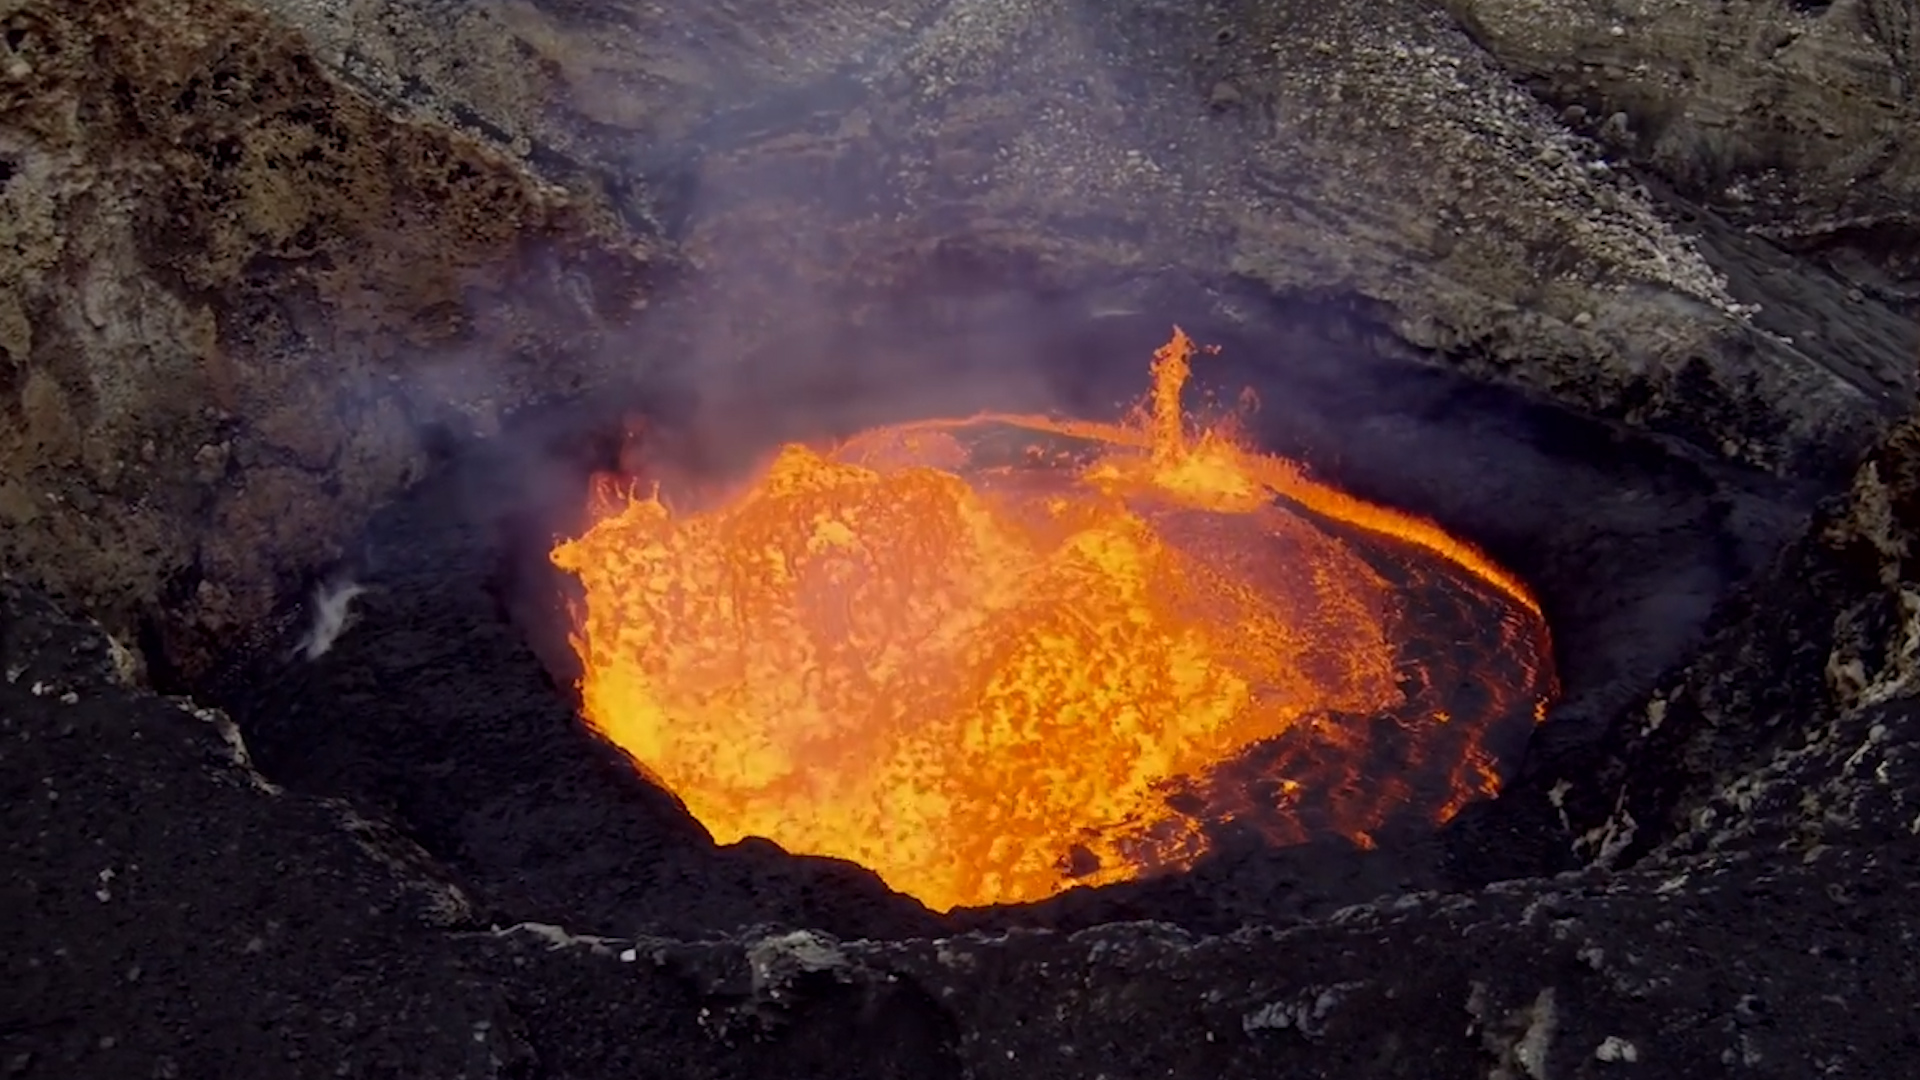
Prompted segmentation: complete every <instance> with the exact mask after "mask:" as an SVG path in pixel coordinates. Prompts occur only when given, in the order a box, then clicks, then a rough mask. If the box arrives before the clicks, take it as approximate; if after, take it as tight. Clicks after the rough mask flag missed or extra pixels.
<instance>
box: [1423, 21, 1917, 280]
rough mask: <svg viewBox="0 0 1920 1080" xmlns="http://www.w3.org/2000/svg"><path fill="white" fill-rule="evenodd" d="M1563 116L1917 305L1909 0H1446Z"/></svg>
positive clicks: (1767, 232)
mask: <svg viewBox="0 0 1920 1080" xmlns="http://www.w3.org/2000/svg"><path fill="white" fill-rule="evenodd" d="M1447 6H1448V8H1449V9H1450V10H1451V11H1453V12H1454V13H1456V14H1457V15H1458V16H1459V17H1460V19H1461V21H1462V22H1463V24H1464V25H1466V26H1467V27H1468V28H1469V29H1470V30H1471V31H1472V33H1473V35H1474V37H1475V39H1476V40H1477V41H1479V42H1480V43H1482V44H1483V45H1485V46H1486V47H1487V48H1488V50H1489V51H1491V52H1492V53H1493V54H1494V55H1495V56H1497V57H1499V59H1500V60H1501V62H1502V63H1504V64H1505V65H1507V67H1508V68H1509V69H1510V70H1512V71H1513V72H1514V73H1515V74H1516V75H1518V76H1520V77H1521V78H1522V79H1524V80H1526V81H1527V82H1528V83H1529V84H1531V85H1533V86H1534V87H1536V88H1537V89H1538V91H1539V92H1540V94H1541V96H1542V97H1543V98H1544V99H1545V100H1547V101H1549V102H1552V103H1553V104H1555V105H1557V106H1560V107H1562V108H1563V109H1564V110H1565V111H1564V112H1563V113H1562V116H1563V117H1564V118H1565V119H1566V120H1567V121H1568V122H1569V123H1570V124H1571V125H1572V126H1574V127H1576V128H1578V129H1580V130H1584V131H1588V132H1591V133H1592V134H1594V135H1595V136H1596V137H1597V138H1599V139H1600V140H1601V141H1602V142H1604V143H1606V144H1607V145H1608V146H1609V147H1611V148H1612V149H1614V150H1615V151H1616V152H1618V153H1620V154H1622V155H1624V156H1627V157H1630V158H1631V159H1633V160H1635V161H1637V162H1640V163H1643V164H1644V165H1646V166H1647V167H1648V168H1651V169H1652V170H1654V171H1656V172H1658V173H1659V174H1660V175H1662V176H1665V177H1667V178H1668V179H1669V180H1671V181H1672V182H1673V183H1675V184H1676V185H1678V186H1679V187H1681V188H1682V189H1683V190H1685V191H1686V192H1687V193H1688V194H1689V195H1691V196H1692V197H1694V198H1697V199H1700V200H1701V201H1703V202H1705V203H1707V204H1708V205H1709V206H1711V207H1713V209H1714V210H1716V211H1718V212H1719V213H1722V214H1724V215H1726V217H1727V218H1728V219H1729V220H1731V221H1734V222H1736V223H1738V224H1740V225H1742V226H1744V227H1747V228H1750V229H1751V230H1752V231H1753V232H1754V233H1756V234H1757V235H1760V236H1764V237H1767V238H1769V239H1772V240H1775V241H1778V242H1779V243H1781V244H1783V245H1785V246H1786V247H1789V248H1792V249H1794V250H1797V251H1803V252H1807V253H1809V254H1812V255H1814V256H1815V257H1817V258H1818V259H1819V260H1820V261H1822V262H1824V263H1826V264H1827V265H1829V266H1832V267H1833V268H1834V269H1836V270H1838V271H1839V272H1840V273H1842V274H1843V275H1845V276H1846V277H1848V278H1849V279H1850V280H1852V281H1853V282H1855V283H1856V285H1857V286H1858V287H1859V288H1860V289H1861V290H1863V291H1866V292H1872V293H1875V294H1877V295H1880V296H1883V297H1886V298H1888V299H1891V300H1893V301H1895V302H1897V303H1900V304H1903V305H1905V306H1907V307H1908V309H1909V310H1912V309H1913V308H1914V307H1915V305H1917V304H1920V143H1916V142H1915V140H1914V139H1913V137H1912V133H1913V132H1914V131H1915V130H1916V129H1917V128H1920V4H1915V3H1914V2H1913V0H1841V2H1837V3H1799V2H1795V3H1766V4H1720V5H1701V4H1697V3H1690V2H1688V0H1635V2H1632V3H1615V2H1606V3H1602V2H1598V0H1556V2H1555V3H1551V4H1539V3H1531V2H1521V0H1449V2H1448V4H1447Z"/></svg>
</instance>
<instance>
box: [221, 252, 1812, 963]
mask: <svg viewBox="0 0 1920 1080" xmlns="http://www.w3.org/2000/svg"><path fill="white" fill-rule="evenodd" d="M1155 295H1156V299H1157V302H1156V303H1153V304H1141V305H1131V306H1130V307H1129V310H1125V311H1117V310H1115V309H1114V307H1113V305H1112V303H1111V301H1109V300H1105V299H1103V298H1102V297H1099V296H1093V295H1077V296H1061V297H1051V298H1049V299H1048V300H1047V301H1045V302H1044V303H1043V304H1037V305H1036V304H1035V303H1033V302H1032V301H1030V300H1028V299H1012V300H1006V299H1004V298H999V299H993V298H990V299H989V301H987V302H984V303H983V302H981V301H980V298H979V297H978V296H974V297H969V298H968V302H967V303H965V304H960V305H958V306H957V307H955V308H947V309H942V310H941V313H940V314H939V316H938V317H928V316H927V314H926V312H925V311H924V310H922V311H918V312H916V313H915V314H913V315H912V316H902V317H900V318H898V319H897V320H895V321H894V322H892V323H890V324H886V325H879V326H874V325H867V326H863V327H858V328H841V329H839V330H836V331H834V332H830V333H824V334H822V335H821V336H819V337H817V338H803V337H801V336H799V335H796V336H795V337H794V338H792V339H791V340H788V341H785V342H783V343H782V344H781V346H780V348H779V349H778V350H768V351H767V352H766V353H765V354H756V355H746V356H738V357H731V358H728V361H729V365H730V366H728V367H726V368H725V369H720V368H718V367H717V366H716V362H715V361H714V360H713V359H712V358H705V357H696V356H692V355H689V354H686V353H683V352H679V351H676V348H675V347H674V346H675V343H673V342H670V341H663V342H656V343H654V344H653V346H652V349H653V350H654V351H653V353H652V355H656V356H663V357H670V358H671V357H684V358H685V360H684V363H682V364H679V365H676V364H674V363H671V362H668V363H662V364H659V365H656V367H655V368H654V369H653V370H652V371H651V372H650V374H649V376H648V378H647V380H645V385H643V386H640V387H637V388H636V391H635V393H634V394H633V395H631V396H625V397H619V398H607V399H603V400H598V401H593V402H581V401H572V402H562V403H556V404H554V405H552V406H550V407H546V408H542V409H539V410H534V411H531V412H529V413H528V414H526V415H525V416H523V417H522V418H521V420H520V421H519V422H518V423H517V424H516V426H515V427H514V428H513V429H512V430H510V431H509V432H508V433H507V434H506V435H505V436H503V437H500V438H497V439H494V440H490V441H487V442H481V443H474V444H471V445H465V446H461V447H459V448H458V449H457V450H456V451H455V452H454V453H453V454H452V456H451V460H450V461H449V463H448V465H447V466H446V467H445V468H444V469H443V470H442V471H441V472H440V473H439V474H437V475H436V476H434V477H432V478H430V479H429V480H428V481H426V482H425V483H423V484H422V485H420V487H419V488H418V489H416V490H415V491H414V492H413V493H411V494H410V495H409V496H408V497H407V498H405V499H403V500H402V501H401V502H399V503H398V504H396V505H394V506H393V507H391V508H389V509H388V510H387V511H384V512H383V513H382V514H381V515H379V517H378V518H377V519H376V520H375V521H374V522H373V523H372V524H371V525H370V527H369V529H368V532H367V534H366V537H365V540H364V543H363V544H362V547H361V549H360V550H359V551H357V552H356V553H355V555H354V557H353V558H352V560H351V561H350V564H349V565H346V566H343V567H341V568H338V570H337V572H336V573H335V575H334V576H333V577H332V578H331V579H330V581H331V582H332V583H333V585H334V586H343V585H344V584H346V583H350V584H351V587H352V588H353V589H354V590H363V591H356V592H355V593H354V595H353V596H352V597H351V598H350V602H351V604H352V606H353V611H354V613H355V615H354V619H353V621H352V623H351V625H350V626H349V627H348V628H347V629H346V631H345V632H344V633H342V634H340V635H339V636H338V637H337V638H336V639H334V640H333V641H332V642H331V644H330V647H329V648H327V649H326V650H324V652H323V653H321V654H319V655H313V656H308V655H305V654H302V653H299V652H297V651H294V650H292V649H290V648H289V647H288V642H286V641H282V642H277V643H276V644H275V645H274V646H273V647H270V648H267V649H263V650H258V651H254V652H249V653H246V654H236V655H235V656H234V657H233V658H232V660H231V663H230V664H228V665H227V667H226V668H225V670H224V672H223V673H222V675H221V676H220V677H218V678H216V679H215V680H213V681H212V682H211V683H210V684H209V685H208V686H205V687H199V688H196V691H197V692H198V693H201V694H203V695H204V696H206V697H208V698H210V699H212V700H213V701H214V702H215V703H217V704H219V705H221V706H223V707H225V708H226V709H227V710H228V711H229V712H230V713H231V714H232V715H233V716H234V718H235V719H236V721H238V722H239V724H240V725H241V727H242V729H243V731H244V732H245V734H246V736H247V738H248V741H249V743H250V745H251V747H252V749H253V752H254V756H255V759H256V761H257V763H258V764H259V766H260V767H261V768H262V770H263V771H264V772H265V773H266V774H267V775H268V776H269V777H270V778H271V779H274V780H275V781H277V782H279V783H282V784H284V785H286V786H288V787H291V788H294V789H296V790H304V791H309V792H312V793H315V794H320V795H325V796H330V797H338V798H344V799H347V800H350V801H352V802H354V803H356V804H358V805H361V806H362V808H363V809H364V810H365V811H367V812H370V813H375V814H379V815H382V816H384V817H387V818H388V819H390V820H392V821H393V822H394V823H395V824H396V825H397V826H398V827H400V828H401V829H402V830H403V831H405V832H406V833H408V834H409V835H410V836H412V837H413V839H415V840H416V841H418V842H419V843H420V844H421V845H422V846H423V847H424V848H425V849H426V850H427V851H428V852H430V853H431V854H433V855H435V856H436V857H438V858H440V859H441V860H443V861H444V862H445V863H446V864H447V865H448V866H449V867H451V868H452V869H453V870H454V871H455V872H456V873H457V874H458V875H459V876H460V877H461V878H462V879H463V884H465V885H466V887H467V888H468V889H469V891H470V892H471V893H472V894H473V895H474V897H475V898H476V900H477V901H478V902H479V904H480V906H481V908H482V909H483V911H485V912H486V914H487V917H488V918H489V920H490V921H495V922H508V921H521V920H531V921H541V922H558V923H563V924H567V925H580V926H588V927H594V928H596V929H598V930H603V931H605V932H613V933H664V934H670V935H674V936H681V937H705V936H710V935H713V934H716V933H727V932H731V931H733V930H736V929H739V928H741V927H746V926H751V925H761V924H782V925H789V926H806V927H813V928H817V929H822V930H825V931H828V932H831V933H834V934H837V935H840V936H843V937H907V936H920V935H937V934H942V933H951V932H954V931H955V930H958V929H966V928H991V927H1013V926H1023V925H1026V926H1031V925H1044V926H1056V927H1067V928H1072V927H1080V926H1087V925H1094V924H1098V923H1101V922H1107V921H1114V920H1118V919H1139V918H1149V919H1158V920H1164V921H1167V922H1171V923H1175V924H1178V925H1182V926H1186V927H1188V928H1191V929H1194V930H1197V931H1201V932H1220V931H1227V930H1232V929H1235V928H1237V927H1239V926H1241V925H1246V924H1249V923H1265V924H1280V923H1285V922H1288V921H1292V920H1295V919H1299V918H1305V917H1312V916H1315V915H1319V914H1323V913H1325V912H1327V911H1329V910H1332V909H1335V908H1338V907H1341V906H1345V905H1347V904H1351V903H1356V902H1361V901H1365V900H1368V899H1373V898H1375V897H1378V896H1380V895H1385V894H1390V893H1393V892H1395V891H1399V890H1406V889H1448V888H1466V887H1473V886H1477V885H1480V884H1484V883H1486V882H1488V881H1491V880H1497V879H1500V878H1504V877H1515V876H1522V875H1527V874H1537V873H1550V872H1554V871H1557V870H1561V869H1566V868H1568V867H1569V866H1570V864H1571V854H1570V846H1569V844H1568V839H1569V838H1568V837H1566V836H1565V835H1564V830H1563V828H1562V827H1561V826H1560V824H1559V823H1558V822H1557V821H1556V820H1555V817H1554V815H1553V814H1552V812H1551V810H1550V808H1545V807H1547V803H1546V802H1545V801H1544V799H1543V793H1542V792H1540V791H1536V790H1533V788H1534V787H1536V786H1537V785H1533V784H1532V783H1531V779H1530V778H1531V777H1532V776H1534V775H1535V774H1536V773H1538V772H1539V771H1540V763H1541V762H1542V761H1544V760H1549V759H1564V758H1565V757H1567V756H1568V755H1576V754H1578V753H1580V752H1582V749H1583V748H1584V747H1586V746H1588V745H1589V744H1591V743H1592V742H1593V741H1594V739H1595V738H1596V737H1597V736H1598V734H1599V733H1600V732H1601V731H1602V730H1603V728H1604V727H1605V725H1606V724H1607V723H1608V722H1610V721H1611V720H1612V718H1613V717H1614V716H1615V715H1617V714H1618V713H1619V712H1620V710H1621V709H1623V708H1625V707H1626V706H1627V705H1628V704H1630V703H1631V702H1632V701H1633V700H1634V699H1635V697H1636V696H1637V695H1640V694H1643V693H1644V692H1646V691H1647V690H1648V689H1649V688H1650V687H1651V684H1652V683H1653V681H1654V680H1655V679H1656V678H1657V677H1658V676H1659V675H1660V674H1661V673H1662V672H1663V671H1664V670H1665V669H1666V668H1667V667H1668V666H1669V665H1671V664H1674V663H1676V662H1678V661H1679V660H1681V659H1683V658H1684V656H1685V654H1686V652H1687V650H1688V649H1689V648H1690V647H1691V646H1692V645H1693V644H1694V643H1695V642H1696V641H1697V640H1698V639H1699V637H1700V635H1701V632H1702V629H1703V627H1704V626H1705V623H1706V620H1707V617H1708V614H1709V612H1710V610H1711V609H1712V607H1713V605H1714V604H1715V602H1717V601H1718V600H1719V599H1720V598H1721V596H1722V595H1724V594H1725V593H1726V592H1727V591H1728V590H1729V589H1730V588H1731V587H1732V586H1733V585H1734V584H1736V583H1737V582H1739V581H1740V580H1742V579H1744V578H1745V577H1746V576H1747V575H1748V574H1749V573H1750V572H1751V571H1752V570H1753V569H1755V568H1756V567H1757V566H1758V565H1759V564H1760V563H1761V562H1763V561H1764V560H1765V559H1766V558H1768V557H1770V556H1771V554H1772V553H1773V551H1774V550H1776V549H1777V547H1778V546H1779V545H1780V543H1781V542H1783V541H1784V539H1785V538H1786V537H1787V536H1788V535H1789V534H1790V532H1791V531H1792V530H1793V528H1794V527H1795V526H1796V525H1797V523H1798V522H1799V521H1800V520H1802V515H1803V513H1804V511H1805V509H1806V506H1807V505H1808V499H1807V497H1806V494H1805V493H1804V492H1801V491H1799V490H1796V489H1793V488H1791V487H1788V486H1787V485H1785V484H1783V483H1781V482H1779V481H1777V480H1775V479H1772V478H1769V477H1765V476H1760V475H1756V474H1750V473H1746V472H1742V471H1740V470H1737V469H1734V468H1732V467H1729V466H1726V465H1723V464H1720V463H1718V462H1715V461H1712V460H1710V459H1708V458H1707V457H1706V456H1705V455H1702V454H1698V453H1695V452H1693V451H1691V450H1690V449H1688V448H1687V447H1685V446H1681V445H1676V444H1673V443H1670V442H1663V441H1659V440H1656V439H1653V438H1651V437H1648V436H1645V435H1641V434H1635V433H1631V432H1628V431H1625V430H1623V429H1620V428H1618V427H1615V426H1612V425H1609V424H1606V423H1602V422H1599V421H1595V420H1591V419H1588V418H1583V417H1580V416H1577V415H1574V414H1572V413H1569V412H1567V411H1565V410H1562V409H1559V408H1557V407H1554V406H1551V405H1547V404H1543V403H1540V402H1538V401H1535V400H1532V399H1530V398H1528V397H1526V396H1525V395H1524V394H1521V393H1519V392H1517V391H1512V390H1507V389H1502V388H1498V387H1494V386H1489V385H1486V384H1482V383H1477V382H1473V381H1470V380H1468V379H1466V378H1464V377H1462V376H1460V375H1458V374H1456V373H1454V372H1453V371H1450V370H1448V369H1447V368H1445V367H1443V366H1440V365H1435V364H1423V363H1419V362H1417V361H1418V360H1419V358H1418V357H1415V356H1412V355H1411V354H1410V353H1409V351H1408V350H1405V349H1404V348H1402V347H1400V346H1398V345H1396V344H1394V343H1393V342H1394V339H1393V338H1392V337H1391V335H1390V333H1388V332H1387V331H1386V329H1385V328H1384V326H1382V325H1380V324H1378V323H1376V322H1374V321H1373V320H1371V319H1370V318H1369V316H1368V315H1367V314H1366V313H1365V312H1364V311H1359V310H1356V309H1352V308H1342V307H1339V306H1336V305H1331V304H1322V305H1318V306H1315V307H1311V308H1309V307H1293V308H1289V307H1280V306H1276V305H1273V304H1272V303H1270V302H1262V303H1260V304H1258V305H1249V303H1248V302H1247V301H1246V299H1245V298H1244V297H1238V296H1235V295H1233V294H1232V293H1231V290H1213V291H1200V292H1195V291H1191V290H1187V289H1186V288H1185V287H1184V286H1180V287H1173V288H1169V289H1168V290H1165V291H1164V295H1162V294H1160V293H1156V294H1155ZM1010 307H1011V308H1015V309H1017V310H1018V312H1019V314H1018V317H1015V318H1009V317H1008V314H1007V313H1008V310H1009V308H1010ZM956 311H957V312H958V313H957V314H956ZM983 312H984V313H986V314H984V315H983ZM1175 319H1178V320H1180V321H1181V322H1182V323H1183V325H1185V326H1186V327H1187V328H1188V329H1189V330H1190V331H1191V332H1192V339H1191V340H1192V342H1198V343H1199V344H1200V345H1202V346H1206V347H1217V349H1218V351H1217V352H1211V351H1209V352H1204V353H1201V354H1199V355H1195V354H1194V353H1193V352H1192V351H1190V350H1189V349H1188V348H1187V343H1188V339H1187V338H1186V337H1185V336H1184V335H1182V336H1179V337H1176V338H1175V340H1174V341H1173V342H1171V343H1169V342H1168V341H1167V340H1166V338H1167V332H1168V324H1169V323H1170V322H1171V321H1174V320H1175ZM1156 350H1158V354H1157V356H1156V359H1155V361H1154V363H1153V366H1152V368H1151V370H1150V369H1149V365H1148V363H1147V358H1148V357H1149V356H1155V355H1156ZM716 372H718V374H716ZM1182 383H1188V385H1186V386H1185V387H1183V386H1182V385H1181V384H1182ZM1183 389H1184V391H1185V392H1184V394H1183V392H1182V391H1183ZM1243 390H1245V391H1251V394H1252V395H1253V399H1254V400H1255V401H1257V407H1255V406H1254V405H1252V404H1251V403H1249V402H1248V401H1246V400H1243V399H1242V398H1241V396H1240V395H1241V392H1242V391H1243ZM951 417H959V418H960V419H958V420H952V419H942V418H951ZM783 447H784V448H785V449H783ZM656 484H657V485H658V487H657V488H656V487H655V485H656ZM333 595H334V596H336V597H337V596H339V595H340V592H339V591H338V590H337V589H336V591H335V592H334V594H333ZM315 607H316V605H315V604H314V603H313V602H312V599H311V597H310V596H308V595H306V594H305V593H304V591H303V594H302V595H301V596H300V597H297V598H293V599H292V600H291V601H290V605H289V609H288V610H289V623H288V627H287V630H286V636H288V637H289V638H291V637H293V636H295V635H299V634H305V633H307V631H308V630H309V629H310V624H309V622H308V621H307V620H308V619H309V617H310V615H311V614H312V611H311V609H313V608H315ZM303 609H304V610H303ZM1549 627H1551V634H1549V629H1548V628H1549ZM1549 706H1551V707H1550V708H1549ZM1560 772H1561V773H1562V774H1564V769H1562V770H1560Z"/></svg>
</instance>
